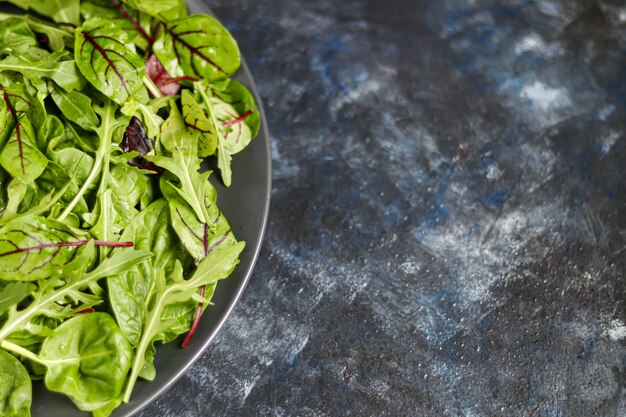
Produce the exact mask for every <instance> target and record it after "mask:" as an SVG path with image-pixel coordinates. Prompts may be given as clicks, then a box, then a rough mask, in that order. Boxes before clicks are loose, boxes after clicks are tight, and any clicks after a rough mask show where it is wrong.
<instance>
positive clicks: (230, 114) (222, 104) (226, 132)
mask: <svg viewBox="0 0 626 417" xmlns="http://www.w3.org/2000/svg"><path fill="white" fill-rule="evenodd" d="M195 86H196V91H197V92H198V93H199V94H200V97H202V102H203V105H204V110H205V112H206V114H207V118H208V119H209V120H210V121H211V123H212V124H213V128H214V129H215V131H216V132H217V138H218V143H217V166H218V168H219V169H220V172H221V174H222V180H223V181H224V185H226V186H227V187H228V186H230V184H231V183H232V170H231V166H230V164H231V161H232V155H234V154H236V153H239V152H241V151H242V150H244V149H245V148H246V147H247V146H248V145H249V144H250V142H251V141H252V139H253V137H254V136H253V130H252V129H251V126H249V125H248V124H247V123H246V120H247V119H248V118H250V117H253V116H254V115H255V113H258V110H257V109H256V106H255V107H252V108H248V109H247V110H246V111H245V113H243V114H239V112H238V111H237V109H236V108H235V105H238V104H239V102H238V101H237V96H234V95H233V96H229V95H225V97H227V98H230V99H232V100H233V103H234V104H230V103H228V102H226V101H224V100H222V99H221V98H220V97H219V96H218V95H217V94H213V95H211V96H209V94H208V93H209V92H210V91H212V90H210V89H209V90H207V89H205V88H204V86H203V85H202V83H196V85H195ZM244 98H245V96H244ZM247 107H248V106H247V105H245V104H242V105H241V107H240V109H241V110H243V109H246V108H247ZM252 128H255V126H254V125H253V126H252ZM256 130H258V127H256Z"/></svg>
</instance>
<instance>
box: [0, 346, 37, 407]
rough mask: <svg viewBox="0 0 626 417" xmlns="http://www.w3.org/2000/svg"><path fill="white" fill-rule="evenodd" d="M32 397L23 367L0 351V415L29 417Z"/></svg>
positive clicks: (30, 386)
mask: <svg viewBox="0 0 626 417" xmlns="http://www.w3.org/2000/svg"><path fill="white" fill-rule="evenodd" d="M32 396H33V394H32V384H31V382H30V376H29V375H28V372H27V371H26V369H25V368H24V365H22V364H21V363H20V361H18V360H17V359H16V358H15V357H14V356H13V355H11V354H10V353H7V352H5V351H3V350H0V415H2V416H3V417H30V404H31V402H32Z"/></svg>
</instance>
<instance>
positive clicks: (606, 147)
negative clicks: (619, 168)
mask: <svg viewBox="0 0 626 417" xmlns="http://www.w3.org/2000/svg"><path fill="white" fill-rule="evenodd" d="M621 136H622V133H621V132H615V131H611V132H610V133H609V134H608V135H607V136H605V137H604V138H602V140H601V147H602V155H604V156H606V155H608V154H609V153H610V152H611V149H613V145H615V142H617V140H618V139H619V138H620V137H621Z"/></svg>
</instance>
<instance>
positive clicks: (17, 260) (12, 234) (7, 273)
mask: <svg viewBox="0 0 626 417" xmlns="http://www.w3.org/2000/svg"><path fill="white" fill-rule="evenodd" d="M91 240H92V239H91V238H90V236H89V235H88V234H87V233H86V232H85V231H82V230H78V229H73V228H70V227H69V226H67V225H66V224H64V223H61V222H57V221H54V220H48V219H45V218H43V217H35V216H31V217H27V218H20V219H16V220H13V221H11V222H9V223H7V224H6V226H5V227H3V228H2V230H0V279H3V280H7V281H35V280H39V279H44V278H48V277H50V276H52V275H54V274H55V273H57V272H59V271H60V270H62V269H63V268H64V267H66V266H67V265H68V264H70V263H71V262H72V261H73V260H74V259H77V257H80V254H81V253H82V252H83V251H84V250H87V248H88V247H89V245H87V243H89V242H90V241H91ZM94 245H95V246H106V247H130V246H133V243H132V242H103V241H94ZM94 254H95V252H94Z"/></svg>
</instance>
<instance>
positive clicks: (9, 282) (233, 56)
mask: <svg viewBox="0 0 626 417" xmlns="http://www.w3.org/2000/svg"><path fill="white" fill-rule="evenodd" d="M0 1H1V0H0ZM5 2H7V1H5ZM8 3H12V4H13V5H15V6H18V7H20V8H22V9H24V10H27V11H30V12H32V14H15V15H14V14H6V13H5V14H0V415H2V416H20V417H21V416H29V415H30V410H29V409H30V405H31V402H32V388H31V381H32V380H38V379H39V380H43V383H44V384H45V385H46V387H47V388H48V389H50V390H51V391H54V392H58V393H61V394H64V395H67V396H68V397H69V398H71V400H72V401H73V402H74V403H75V404H76V406H77V407H78V408H80V409H81V410H84V411H89V412H92V413H93V415H94V416H95V417H106V416H108V415H110V413H111V412H112V411H113V410H114V409H115V408H117V407H118V406H119V405H120V404H122V403H123V402H128V401H130V400H131V398H132V393H133V389H134V387H135V385H136V383H137V380H138V379H140V378H141V379H147V380H152V379H154V377H155V375H156V372H157V370H156V369H155V367H154V364H153V360H154V357H155V355H156V354H157V350H156V347H155V345H156V344H159V343H170V342H173V341H174V340H176V339H177V338H179V337H180V336H181V335H184V334H186V337H185V338H184V340H183V341H182V344H181V345H182V347H186V346H187V345H188V344H189V343H190V342H191V340H192V337H193V335H194V333H195V331H196V329H197V328H198V326H199V324H200V317H201V315H202V313H203V312H204V311H205V309H206V308H207V306H208V305H210V301H211V297H212V295H213V292H214V290H215V287H216V285H217V282H218V281H220V280H222V279H224V278H226V277H228V276H229V275H230V274H231V272H232V271H233V270H234V268H235V267H236V265H237V263H238V258H239V255H240V253H241V252H242V250H243V249H244V243H243V242H238V241H237V240H236V238H235V236H234V235H233V233H232V229H231V228H230V226H229V223H228V221H227V220H226V218H225V217H224V216H223V214H222V213H221V211H220V209H219V207H218V205H217V193H216V189H215V188H214V187H213V186H212V185H211V183H210V182H209V181H208V179H209V176H210V175H211V173H210V172H208V171H206V172H201V169H200V164H201V162H202V160H203V159H204V158H207V157H211V158H212V157H215V158H216V165H217V167H218V169H219V171H220V174H221V179H222V181H223V183H224V184H225V185H226V186H229V185H230V184H231V182H232V181H233V174H232V170H231V161H232V159H233V156H234V155H235V154H237V153H239V152H241V151H242V150H243V149H245V148H246V147H247V146H248V144H250V142H251V141H252V139H253V138H254V137H255V136H256V135H257V134H258V131H259V126H260V115H259V112H258V109H257V107H256V104H255V101H254V97H253V95H252V94H251V93H250V91H249V90H248V89H247V88H246V87H245V86H243V85H242V84H241V83H239V82H237V81H235V80H231V78H230V77H232V76H233V75H234V74H235V73H236V71H237V70H238V68H239V66H240V63H241V59H240V54H239V49H238V47H237V43H236V42H235V40H234V39H233V37H232V36H231V35H230V33H229V32H228V31H227V30H226V29H225V28H224V27H223V26H222V25H221V24H220V23H219V22H218V21H217V20H215V19H214V18H213V17H211V16H204V15H194V16H190V15H188V14H187V9H186V7H185V4H184V0H150V1H144V0H8Z"/></svg>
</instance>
